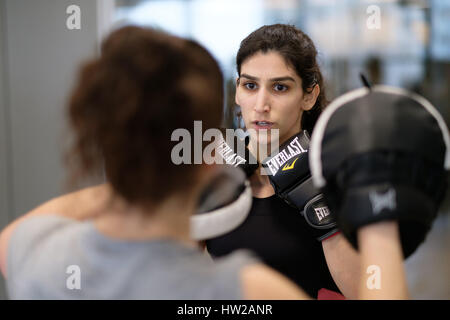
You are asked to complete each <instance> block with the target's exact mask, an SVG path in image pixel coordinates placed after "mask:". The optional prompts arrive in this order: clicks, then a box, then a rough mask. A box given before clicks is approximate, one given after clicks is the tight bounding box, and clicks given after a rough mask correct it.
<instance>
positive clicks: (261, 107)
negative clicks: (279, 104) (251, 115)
mask: <svg viewBox="0 0 450 320" xmlns="http://www.w3.org/2000/svg"><path fill="white" fill-rule="evenodd" d="M254 110H255V111H256V112H260V113H263V112H269V111H270V98H269V94H268V92H267V90H265V89H261V90H259V91H258V95H257V97H256V104H255V108H254Z"/></svg>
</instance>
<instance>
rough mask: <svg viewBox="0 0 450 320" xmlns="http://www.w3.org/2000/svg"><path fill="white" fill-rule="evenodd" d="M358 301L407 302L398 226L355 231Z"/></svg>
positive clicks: (379, 225)
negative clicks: (386, 300)
mask: <svg viewBox="0 0 450 320" xmlns="http://www.w3.org/2000/svg"><path fill="white" fill-rule="evenodd" d="M358 247H359V252H360V255H361V277H360V284H359V292H358V297H359V299H408V298H409V296H408V289H407V284H406V276H405V269H404V266H403V254H402V248H401V245H400V236H399V231H398V224H397V222H394V221H388V222H379V223H375V224H370V225H367V226H364V227H362V228H360V229H359V230H358Z"/></svg>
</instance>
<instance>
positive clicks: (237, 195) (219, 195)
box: [191, 130, 258, 240]
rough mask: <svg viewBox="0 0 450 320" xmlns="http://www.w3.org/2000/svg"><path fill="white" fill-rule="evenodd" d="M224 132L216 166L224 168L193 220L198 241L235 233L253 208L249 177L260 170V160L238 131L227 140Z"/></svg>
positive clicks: (216, 148)
mask: <svg viewBox="0 0 450 320" xmlns="http://www.w3.org/2000/svg"><path fill="white" fill-rule="evenodd" d="M231 131H233V130H231ZM224 132H225V130H221V132H219V133H218V136H217V137H216V141H215V145H214V157H215V160H216V163H217V164H219V165H220V164H222V166H221V167H219V168H218V170H217V174H216V175H215V177H214V179H213V180H212V181H211V183H210V184H209V185H208V186H207V187H206V188H205V191H204V192H203V193H202V195H201V196H200V199H199V202H198V208H197V212H196V214H194V215H193V216H192V217H191V237H192V239H194V240H205V239H211V238H215V237H219V236H221V235H223V234H226V233H227V232H230V231H232V230H234V229H235V228H237V227H238V226H239V225H240V224H241V223H242V222H243V221H244V220H245V219H246V217H247V215H248V213H249V211H250V208H251V204H252V191H251V188H250V183H249V181H248V180H247V178H248V177H249V176H251V175H252V174H253V172H254V171H255V170H256V169H257V168H258V164H257V161H256V159H255V158H253V156H252V155H251V153H250V152H249V151H248V149H247V145H248V141H245V140H242V139H240V138H239V137H237V136H236V135H234V132H229V135H228V136H227V138H228V139H226V138H224V135H223V133H224ZM227 140H228V141H227Z"/></svg>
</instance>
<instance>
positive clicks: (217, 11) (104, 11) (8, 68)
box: [0, 0, 450, 299]
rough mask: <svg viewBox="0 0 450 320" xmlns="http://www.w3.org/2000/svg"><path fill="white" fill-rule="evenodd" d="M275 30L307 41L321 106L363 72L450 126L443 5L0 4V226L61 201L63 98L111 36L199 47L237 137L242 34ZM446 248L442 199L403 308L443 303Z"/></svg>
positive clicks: (269, 1) (328, 0)
mask: <svg viewBox="0 0 450 320" xmlns="http://www.w3.org/2000/svg"><path fill="white" fill-rule="evenodd" d="M71 5H76V6H78V7H79V8H80V17H81V20H80V22H81V23H80V29H77V28H75V29H73V28H69V27H68V24H67V21H68V19H69V17H70V14H71V12H70V11H68V7H69V6H71ZM273 23H289V24H294V25H296V26H297V27H299V28H300V29H302V30H303V31H305V32H306V33H307V34H309V35H310V37H311V38H312V40H313V41H314V42H315V44H316V46H317V48H318V50H319V56H320V58H319V59H320V63H321V66H322V70H323V72H324V76H325V82H326V88H327V92H328V98H329V99H330V100H331V99H333V98H335V97H337V96H338V95H340V94H342V93H344V92H346V91H348V90H351V89H354V88H357V87H360V86H361V83H360V80H359V73H360V72H363V73H365V74H366V76H367V77H368V78H369V80H370V81H371V82H372V83H374V84H377V83H380V84H387V85H393V86H399V87H403V88H407V89H410V90H413V91H416V92H418V93H420V94H422V95H423V96H425V97H426V98H427V99H428V100H430V101H431V102H432V103H433V104H434V105H435V106H436V107H437V109H438V110H439V111H440V112H441V114H442V116H443V117H444V119H445V121H446V122H447V125H450V1H447V0H429V1H427V0H384V1H381V0H379V1H369V0H367V1H365V0H246V1H242V0H231V1H230V0H35V1H29V0H0V227H1V228H3V227H4V226H6V225H7V224H8V223H9V222H10V221H12V220H13V219H15V218H17V217H19V216H21V215H22V214H24V213H26V212H27V211H29V210H30V209H32V208H34V207H35V206H37V205H38V204H40V203H42V202H45V201H47V200H48V199H50V198H53V197H56V196H59V195H61V194H63V193H65V192H66V191H67V190H66V189H64V182H65V178H66V176H65V170H64V167H63V162H62V157H61V155H62V150H63V149H64V146H65V145H66V143H67V139H68V135H67V131H66V126H65V119H64V107H65V103H66V101H67V100H66V99H67V95H68V93H69V91H70V89H71V86H72V84H73V81H74V77H75V74H76V70H77V68H78V66H79V64H80V62H82V61H83V60H84V59H86V58H87V57H89V56H90V55H93V54H95V53H98V48H99V43H100V40H101V39H102V38H103V37H104V36H105V35H106V34H107V33H108V32H109V31H110V30H112V29H113V28H116V27H119V26H122V25H125V24H138V25H143V26H153V27H158V28H162V29H164V30H166V31H169V32H171V33H174V34H177V35H181V36H185V37H191V38H194V39H196V40H198V41H199V42H200V43H201V44H203V45H204V46H205V47H207V48H208V49H209V50H210V51H211V52H212V53H213V55H214V56H215V57H216V59H217V60H218V61H219V63H220V65H221V67H222V70H223V72H224V75H225V77H226V87H225V90H226V93H227V94H226V101H225V102H224V103H225V108H224V110H225V111H224V112H225V114H224V116H225V117H224V119H225V121H226V124H227V125H228V126H230V127H232V126H234V127H236V126H237V125H238V123H237V120H236V117H235V112H236V109H235V106H234V81H235V80H234V79H235V76H236V71H235V64H234V58H235V54H236V52H237V49H238V47H239V43H240V41H241V40H242V39H243V38H244V37H245V36H246V35H248V34H249V33H250V32H252V31H253V30H255V29H256V28H258V27H260V26H262V25H264V24H273ZM92 183H94V182H92ZM449 245H450V196H449V195H448V194H447V197H446V200H445V201H444V204H443V206H442V208H441V210H440V213H439V218H438V219H437V220H436V221H435V223H434V226H433V231H432V232H431V233H430V234H429V235H428V237H427V240H426V242H425V243H424V244H423V245H422V246H421V247H420V249H419V250H418V251H417V252H416V253H415V254H414V255H413V256H412V257H410V258H409V259H408V260H407V261H406V269H407V277H408V283H409V287H410V291H411V295H412V298H414V299H450V250H449ZM0 282H1V283H0V299H5V298H7V296H6V293H5V288H4V282H3V279H1V281H0Z"/></svg>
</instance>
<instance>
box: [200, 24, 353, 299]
mask: <svg viewBox="0 0 450 320" xmlns="http://www.w3.org/2000/svg"><path fill="white" fill-rule="evenodd" d="M236 66H237V74H238V77H237V79H236V104H237V105H238V106H240V108H241V112H240V116H241V117H242V120H243V122H244V124H245V127H246V128H247V129H253V130H249V132H250V139H251V141H253V142H254V143H252V142H250V144H249V149H250V151H251V152H252V154H253V155H254V156H255V157H256V158H257V160H258V162H259V163H261V162H262V161H263V160H264V156H262V155H261V154H265V155H267V154H269V152H270V149H271V146H270V141H271V140H272V138H271V130H274V129H278V130H279V131H278V132H279V133H278V134H279V144H280V145H281V144H283V143H284V142H285V141H286V140H287V139H289V138H290V137H292V136H294V135H295V134H297V133H299V132H300V131H301V130H306V131H307V132H308V133H309V135H310V136H311V135H312V131H313V128H314V125H315V123H316V121H317V119H318V117H319V115H320V114H321V112H322V110H323V109H324V108H325V106H326V104H327V99H326V94H325V87H324V83H323V76H322V73H321V71H320V68H319V65H318V62H317V50H316V48H315V46H314V43H313V42H312V41H311V39H310V38H309V37H308V36H307V35H306V34H305V33H303V32H302V31H301V30H299V29H297V28H295V27H294V26H290V25H281V24H276V25H269V26H263V27H261V28H259V29H257V30H256V31H254V32H252V33H251V34H250V35H249V36H248V37H247V38H245V39H244V40H243V41H242V42H241V45H240V48H239V51H238V54H237V57H236ZM239 122H241V121H239ZM261 130H264V131H265V132H267V137H265V136H264V135H261V134H259V132H261ZM265 145H266V146H267V150H264V151H267V152H263V153H262V152H261V151H262V150H256V148H254V147H255V146H258V147H261V146H262V147H263V148H264V146H265ZM250 182H251V187H252V190H253V196H254V198H253V206H252V209H251V211H250V214H249V216H248V218H247V220H246V221H245V222H244V223H243V224H242V225H240V226H239V227H238V228H237V229H235V230H234V231H232V232H230V233H228V234H226V235H224V236H221V237H218V238H214V239H211V240H209V241H207V248H208V251H209V253H210V254H211V255H212V256H216V257H217V256H222V255H225V254H228V253H230V252H232V251H233V250H235V249H238V248H249V249H251V250H253V251H254V252H256V253H257V255H258V256H260V257H261V258H262V259H263V260H264V262H265V263H267V264H268V265H270V266H271V267H273V268H274V269H276V270H278V271H280V272H281V273H283V274H284V275H286V276H287V277H288V278H290V279H291V280H293V281H294V282H295V283H297V284H298V285H299V286H301V287H302V288H303V289H304V290H305V291H306V292H308V293H309V294H310V295H311V296H314V297H316V296H317V294H318V291H319V290H320V289H322V288H325V289H328V290H332V291H339V290H338V288H339V289H340V291H341V292H342V293H343V294H344V295H345V296H346V297H348V298H354V297H356V289H357V283H358V281H357V279H358V277H357V274H358V273H359V260H358V256H357V253H356V251H354V250H353V249H352V248H351V246H350V245H349V244H348V243H347V242H346V241H345V239H344V238H343V237H342V235H340V234H337V235H335V236H333V237H330V238H328V239H325V240H323V241H322V242H318V241H317V240H316V239H315V237H314V235H313V231H314V230H312V229H311V227H310V226H309V225H308V224H307V223H306V221H305V219H303V217H302V216H301V215H300V213H299V211H298V210H297V209H295V208H293V207H291V206H289V205H288V204H286V203H285V202H284V201H283V200H282V199H280V198H279V197H277V196H276V195H275V192H274V189H273V187H272V185H271V184H270V182H269V178H268V176H267V175H262V174H261V172H260V170H256V171H255V173H254V174H253V175H252V176H251V178H250ZM330 273H331V275H332V276H333V277H331V275H330ZM333 279H334V281H333ZM335 282H336V284H337V286H336V284H335ZM321 292H324V290H322V291H321Z"/></svg>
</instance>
